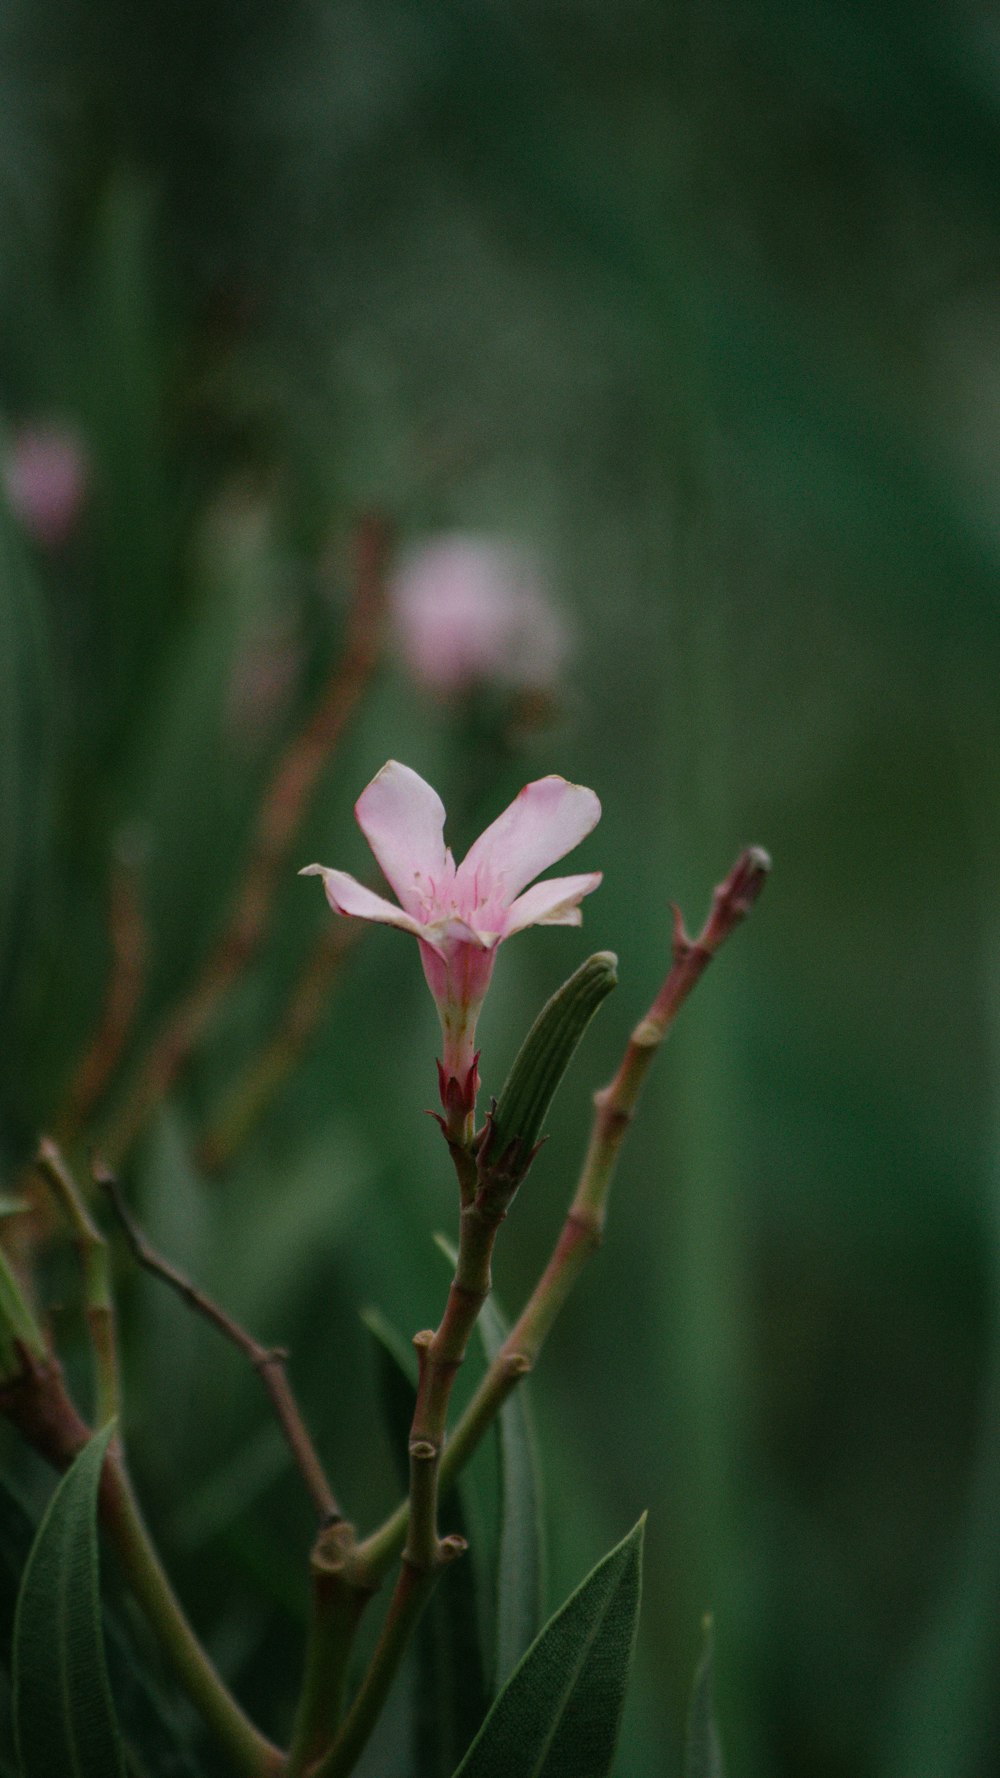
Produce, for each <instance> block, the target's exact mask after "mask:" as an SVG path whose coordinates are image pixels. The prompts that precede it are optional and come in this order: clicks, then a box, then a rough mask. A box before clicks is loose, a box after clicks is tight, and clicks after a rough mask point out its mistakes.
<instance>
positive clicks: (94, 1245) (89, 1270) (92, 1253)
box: [35, 1136, 121, 1426]
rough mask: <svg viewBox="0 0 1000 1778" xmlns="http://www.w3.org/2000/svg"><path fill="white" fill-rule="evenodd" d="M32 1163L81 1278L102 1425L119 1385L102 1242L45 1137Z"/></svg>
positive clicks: (114, 1408)
mask: <svg viewBox="0 0 1000 1778" xmlns="http://www.w3.org/2000/svg"><path fill="white" fill-rule="evenodd" d="M35 1165H36V1166H37V1168H38V1170H39V1172H40V1173H41V1174H42V1175H43V1177H44V1178H45V1180H46V1182H47V1184H48V1185H49V1186H50V1188H51V1190H52V1192H53V1195H54V1196H55V1198H56V1200H57V1202H58V1203H59V1206H60V1208H61V1210H62V1211H63V1214H64V1215H65V1217H66V1219H67V1221H68V1222H69V1224H70V1226H71V1228H72V1230H73V1243H74V1246H75V1247H76V1250H77V1254H78V1256H79V1260H80V1271H81V1273H82V1275H83V1298H84V1310H85V1313H86V1317H87V1329H88V1332H89V1335H90V1345H91V1350H92V1352H93V1354H94V1371H95V1378H96V1383H97V1402H96V1407H97V1414H96V1418H97V1424H98V1426H106V1425H107V1423H108V1421H109V1420H113V1419H114V1417H115V1415H116V1414H117V1413H118V1410H119V1406H120V1400H121V1381H120V1376H119V1369H118V1342H117V1336H116V1330H115V1309H114V1300H113V1297H112V1293H111V1274H110V1265H109V1260H108V1248H107V1242H106V1241H105V1239H104V1236H103V1235H102V1234H101V1231H100V1229H99V1228H98V1227H97V1224H96V1223H95V1222H94V1220H93V1217H92V1216H91V1214H90V1212H89V1210H88V1209H87V1206H86V1204H85V1203H84V1201H83V1198H82V1197H81V1195H80V1191H79V1188H78V1186H77V1183H76V1180H75V1179H74V1178H73V1175H72V1173H71V1172H70V1170H69V1168H68V1166H67V1165H66V1162H65V1160H64V1159H63V1156H62V1154H61V1152H60V1150H59V1149H58V1147H57V1146H56V1144H55V1143H54V1142H53V1141H52V1140H51V1139H50V1138H49V1137H47V1136H45V1137H43V1138H42V1140H41V1142H40V1143H39V1146H38V1153H37V1155H36V1157H35Z"/></svg>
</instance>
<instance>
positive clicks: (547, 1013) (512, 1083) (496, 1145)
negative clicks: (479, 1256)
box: [479, 951, 618, 1174]
mask: <svg viewBox="0 0 1000 1778" xmlns="http://www.w3.org/2000/svg"><path fill="white" fill-rule="evenodd" d="M617 965H618V958H617V957H616V956H615V954H614V952H613V951H598V952H597V953H596V955H595V956H593V957H588V958H587V961H586V963H581V965H580V967H579V969H578V970H576V971H575V973H574V974H573V975H571V976H570V978H569V981H567V982H564V983H563V985H562V987H561V988H559V989H558V991H557V992H556V993H555V994H553V996H552V999H551V1000H548V1001H546V1003H545V1005H544V1006H543V1007H542V1010H541V1012H540V1013H539V1015H538V1017H537V1019H536V1020H535V1022H534V1024H533V1025H532V1027H531V1030H530V1031H529V1032H528V1035H527V1037H526V1038H525V1040H524V1042H523V1043H522V1045H521V1048H520V1049H519V1050H518V1053H517V1057H516V1059H515V1062H514V1066H513V1068H512V1069H511V1071H510V1074H509V1075H508V1077H507V1080H506V1083H505V1085H504V1088H503V1091H502V1093H501V1094H500V1098H499V1100H498V1101H497V1105H496V1108H495V1110H494V1112H493V1114H492V1117H491V1119H490V1123H489V1127H488V1130H487V1134H486V1138H485V1141H484V1143H483V1149H482V1152H481V1154H480V1157H479V1165H480V1170H481V1171H482V1170H484V1169H491V1168H494V1167H497V1166H502V1167H503V1170H504V1171H505V1172H516V1171H517V1170H518V1169H519V1170H520V1173H521V1174H523V1173H524V1172H525V1171H526V1170H527V1166H528V1163H529V1161H530V1159H531V1156H532V1154H533V1152H534V1149H535V1145H536V1144H537V1142H538V1139H539V1136H540V1135H541V1129H542V1122H543V1119H544V1117H545V1114H546V1112H547V1111H548V1109H549V1106H550V1105H551V1103H552V1099H553V1096H554V1094H555V1091H556V1088H557V1087H558V1085H559V1082H560V1081H561V1080H562V1077H563V1075H564V1074H565V1072H566V1070H567V1068H568V1067H569V1064H570V1062H571V1061H572V1059H573V1054H574V1051H575V1050H576V1046H577V1044H578V1043H579V1042H580V1039H581V1037H582V1036H583V1034H584V1032H585V1031H586V1029H587V1026H588V1025H589V1024H590V1021H591V1019H592V1018H593V1016H594V1014H595V1012H596V1011H597V1009H598V1007H599V1006H600V1004H601V1001H602V1000H604V999H606V997H607V996H608V995H609V994H610V992H611V990H612V988H613V987H615V986H616V985H617V982H618V973H617ZM512 1163H513V1164H512Z"/></svg>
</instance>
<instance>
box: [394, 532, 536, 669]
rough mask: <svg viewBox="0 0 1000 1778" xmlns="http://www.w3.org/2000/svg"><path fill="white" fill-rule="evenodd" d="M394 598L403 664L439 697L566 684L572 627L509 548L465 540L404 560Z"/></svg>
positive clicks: (427, 547) (440, 543) (434, 545)
mask: <svg viewBox="0 0 1000 1778" xmlns="http://www.w3.org/2000/svg"><path fill="white" fill-rule="evenodd" d="M390 599H391V604H392V612H393V622H394V627H395V631H396V637H397V641H398V644H399V648H400V651H401V653H402V655H403V658H404V659H405V661H406V664H407V666H408V667H409V669H410V671H411V673H412V674H413V676H414V678H415V679H417V680H418V681H419V682H420V684H421V685H424V686H426V687H427V689H428V690H429V691H431V692H435V693H437V694H439V695H440V696H443V697H454V696H457V695H460V694H462V693H466V692H470V691H473V690H474V689H475V688H476V686H479V685H485V684H494V685H501V686H507V687H509V688H510V689H512V690H515V691H517V690H524V689H528V688H533V689H541V688H545V687H549V686H552V685H554V684H555V683H556V681H557V680H558V678H559V674H560V671H561V669H562V666H563V662H564V660H565V657H566V653H567V648H568V638H567V635H566V630H565V626H564V624H563V622H562V620H561V618H560V617H559V615H558V613H557V612H556V611H555V609H554V608H553V605H552V603H551V601H550V599H549V598H548V596H547V594H546V592H545V590H544V588H543V586H542V583H541V581H540V579H539V578H538V576H537V575H536V574H535V572H534V571H533V570H532V568H531V566H530V564H529V563H528V562H527V561H526V560H525V559H523V558H522V557H521V556H520V555H519V554H518V552H517V551H516V550H515V549H514V548H512V547H511V546H509V545H507V544H504V543H502V542H494V541H492V540H491V539H490V538H486V537H475V536H463V535H462V534H460V533H455V534H453V535H450V536H445V537H442V538H439V539H436V540H434V541H433V542H430V543H427V544H424V545H423V547H422V548H420V549H417V550H416V551H414V553H413V554H412V555H410V556H409V557H407V558H406V559H404V561H403V563H402V566H401V567H400V570H399V572H398V574H397V575H396V576H395V578H394V580H393V582H392V585H391V587H390Z"/></svg>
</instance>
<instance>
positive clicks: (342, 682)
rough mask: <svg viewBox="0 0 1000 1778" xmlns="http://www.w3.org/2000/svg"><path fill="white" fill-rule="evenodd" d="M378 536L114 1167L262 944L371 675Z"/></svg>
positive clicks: (144, 1082)
mask: <svg viewBox="0 0 1000 1778" xmlns="http://www.w3.org/2000/svg"><path fill="white" fill-rule="evenodd" d="M385 556H386V528H385V526H384V524H383V523H382V521H381V520H379V519H377V518H374V517H372V518H369V519H366V520H365V521H364V523H363V524H362V525H361V526H360V527H359V531H358V538H357V569H356V576H355V588H354V597H353V600H352V603H351V609H350V614H349V618H348V630H347V640H346V644H345V648H344V651H343V654H342V655H341V657H340V659H339V660H338V662H337V665H336V668H335V670H334V673H333V675H332V677H331V678H330V680H329V682H328V684H327V687H326V690H325V691H324V693H323V695H322V697H321V698H320V701H319V704H318V705H317V707H316V709H315V710H314V711H313V713H312V715H311V716H310V717H309V719H308V721H307V722H306V723H305V726H304V727H303V728H302V729H301V730H300V731H299V733H298V734H297V735H296V736H295V738H294V739H293V741H292V742H291V744H290V745H289V746H288V747H287V748H286V750H285V752H284V754H283V755H282V757H281V759H280V760H279V761H278V764H277V767H276V769H275V771H274V774H273V776H272V778H271V780H270V783H269V784H268V787H267V789H266V791H265V793H264V797H263V800H262V802H261V805H260V809H259V812H258V815H257V821H256V826H255V831H254V837H253V841H252V843H251V848H250V859H249V863H248V866H247V870H246V873H245V875H244V878H243V881H242V883H241V885H240V887H239V889H238V891H237V894H236V899H235V902H234V904H233V908H232V911H231V913H230V916H229V919H228V921H227V922H226V925H225V927H224V929H223V931H222V933H221V935H220V937H219V939H218V941H217V943H216V944H215V946H214V948H213V949H212V951H211V952H210V954H209V956H208V959H207V961H206V963H205V965H204V967H203V969H202V971H201V975H200V976H199V978H198V980H197V981H196V983H195V985H194V987H193V988H192V989H191V990H190V992H189V993H188V994H187V995H186V996H185V997H184V999H182V1000H181V1002H180V1004H179V1005H178V1006H177V1007H175V1008H174V1010H173V1011H172V1012H171V1013H170V1014H169V1015H168V1016H167V1019H166V1021H165V1022H164V1024H163V1026H162V1027H161V1029H160V1032H159V1034H158V1035H157V1036H156V1037H155V1039H154V1040H153V1044H152V1047H151V1049H150V1051H149V1054H148V1055H147V1057H146V1059H145V1062H144V1063H143V1066H142V1068H141V1070H140V1073H139V1076H138V1078H137V1080H136V1082H135V1085H134V1087H133V1089H132V1091H131V1093H130V1094H129V1096H128V1098H127V1100H126V1103H125V1105H124V1107H123V1109H122V1111H121V1114H120V1116H119V1117H118V1118H116V1119H115V1120H114V1121H113V1123H112V1126H111V1128H110V1130H109V1131H107V1132H106V1134H105V1138H104V1144H103V1146H104V1150H105V1152H106V1153H107V1154H109V1155H110V1157H111V1159H112V1161H118V1160H120V1159H121V1157H122V1156H123V1155H125V1154H126V1153H127V1152H128V1150H129V1148H130V1147H131V1145H132V1143H133V1142H134V1140H135V1138H136V1137H137V1136H138V1135H139V1133H140V1131H141V1130H142V1129H143V1127H144V1125H145V1123H146V1120H147V1118H148V1117H149V1115H150V1113H151V1112H152V1110H153V1109H154V1107H155V1106H156V1105H158V1104H159V1103H160V1101H161V1099H162V1098H163V1097H164V1095H165V1094H166V1093H167V1092H169V1090H170V1087H171V1086H172V1085H173V1082H174V1081H175V1079H176V1078H177V1075H178V1074H179V1072H180V1070H181V1068H182V1067H183V1065H184V1063H185V1062H186V1061H187V1059H188V1057H189V1056H190V1054H191V1052H192V1050H193V1049H194V1047H195V1044H196V1043H197V1042H198V1040H199V1038H200V1037H201V1035H202V1033H203V1032H204V1030H205V1028H206V1026H207V1025H208V1023H209V1020H210V1019H211V1018H212V1016H213V1014H214V1013H215V1010H216V1008H217V1007H218V1005H219V1003H220V1001H221V1000H222V999H223V998H224V996H225V995H226V993H227V992H228V990H229V988H230V987H231V986H232V984H233V982H234V981H235V980H236V978H237V976H238V975H239V974H240V972H241V971H242V970H243V969H244V968H245V967H246V965H247V963H248V962H249V960H250V958H251V957H252V956H253V955H254V953H255V952H256V950H257V948H258V946H259V944H260V941H261V939H262V937H263V935H264V930H265V927H266V924H267V917H268V914H269V912H270V908H271V903H272V901H273V899H274V893H275V889H276V887H277V883H278V879H279V875H280V871H281V867H282V865H283V863H284V861H285V858H286V856H287V853H288V850H289V847H290V845H291V842H292V839H293V837H294V835H295V832H296V829H297V828H298V826H299V823H300V821H301V820H302V817H303V814H304V812H305V809H306V805H307V803H308V801H309V799H310V797H311V795H312V793H313V791H314V789H315V787H316V783H317V781H318V779H319V776H320V773H321V771H322V770H323V767H324V765H325V764H326V763H327V761H328V759H329V757H330V755H331V753H332V752H333V750H334V749H335V747H336V746H337V744H338V742H339V741H340V738H341V735H342V734H343V732H344V729H345V728H346V726H347V723H348V721H349V720H350V718H351V716H352V715H353V714H354V711H355V710H356V709H357V707H358V704H359V703H360V701H361V697H362V694H363V692H364V690H365V688H366V686H367V684H368V681H369V679H370V678H371V675H372V673H373V671H374V669H375V665H376V662H377V660H378V655H379V649H380V646H381V636H382V628H383V623H382V619H383V612H384V603H385V600H384V585H383V582H384V564H385Z"/></svg>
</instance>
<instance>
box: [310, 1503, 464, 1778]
mask: <svg viewBox="0 0 1000 1778" xmlns="http://www.w3.org/2000/svg"><path fill="white" fill-rule="evenodd" d="M464 1549H465V1540H464V1538H461V1537H446V1538H445V1539H444V1541H443V1542H442V1544H441V1545H440V1551H439V1560H438V1562H437V1564H436V1566H435V1567H433V1568H414V1567H413V1566H412V1564H411V1563H410V1562H408V1561H407V1559H406V1557H405V1556H404V1558H403V1561H402V1564H401V1566H400V1570H399V1577H398V1579H397V1581H396V1587H395V1591H394V1592H393V1595H392V1600H391V1602H390V1605H389V1610H388V1612H387V1613H386V1618H385V1623H384V1624H383V1625H382V1630H381V1634H380V1636H379V1639H378V1642H377V1643H376V1645H375V1652H374V1654H373V1656H372V1659H371V1663H370V1665H369V1668H368V1671H367V1673H366V1674H365V1677H364V1679H363V1680H362V1683H361V1685H360V1686H359V1688H358V1692H357V1695H356V1697H355V1699H354V1702H353V1703H352V1705H351V1708H350V1710H349V1711H348V1713H347V1716H346V1717H345V1719H344V1725H343V1728H342V1729H341V1731H340V1734H339V1735H338V1736H337V1739H336V1740H335V1741H334V1743H333V1746H332V1747H331V1748H330V1751H329V1752H328V1753H327V1754H326V1756H325V1757H324V1758H323V1759H321V1760H320V1761H319V1764H318V1765H316V1766H314V1767H313V1769H312V1771H311V1772H310V1774H309V1778H347V1774H348V1773H349V1772H352V1771H353V1770H354V1767H355V1764H356V1763H357V1761H358V1759H359V1758H360V1757H361V1754H362V1752H363V1750H364V1748H365V1747H366V1746H367V1744H368V1739H369V1736H370V1735H371V1732H372V1730H373V1728H374V1727H375V1724H376V1722H377V1721H378V1719H379V1716H380V1714H381V1711H382V1706H383V1704H384V1703H385V1701H386V1698H387V1697H388V1695H389V1691H390V1688H391V1686H392V1682H393V1680H394V1679H395V1677H396V1674H397V1672H398V1670H399V1664H400V1661H401V1660H402V1658H403V1655H404V1653H405V1652H406V1648H407V1645H408V1643H409V1640H410V1637H411V1635H412V1633H413V1630H414V1629H415V1627H416V1624H417V1622H418V1620H419V1618H420V1614H421V1612H422V1611H423V1609H424V1606H425V1605H426V1604H427V1601H428V1599H429V1598H430V1595H431V1592H432V1591H433V1589H434V1586H435V1583H436V1582H437V1579H438V1576H439V1575H440V1573H441V1570H442V1567H443V1566H444V1565H446V1564H447V1563H448V1562H449V1561H452V1560H453V1559H454V1558H455V1557H456V1556H460V1555H461V1554H462V1552H463V1551H464Z"/></svg>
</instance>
